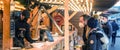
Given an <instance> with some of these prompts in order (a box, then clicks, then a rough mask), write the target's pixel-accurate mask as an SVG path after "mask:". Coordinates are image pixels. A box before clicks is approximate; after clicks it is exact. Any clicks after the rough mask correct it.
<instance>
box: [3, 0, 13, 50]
mask: <svg viewBox="0 0 120 50" xmlns="http://www.w3.org/2000/svg"><path fill="white" fill-rule="evenodd" d="M3 2H4V10H3V49H2V50H10V47H11V44H10V42H11V38H10V0H3Z"/></svg>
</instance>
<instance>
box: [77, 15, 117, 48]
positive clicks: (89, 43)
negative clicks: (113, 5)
mask: <svg viewBox="0 0 120 50" xmlns="http://www.w3.org/2000/svg"><path fill="white" fill-rule="evenodd" d="M79 26H80V28H83V29H84V31H83V36H82V38H83V42H84V45H83V46H82V50H109V46H114V45H115V41H116V40H115V39H116V35H117V30H118V29H119V26H118V25H117V23H116V20H109V19H108V16H106V15H103V14H101V15H93V16H89V15H86V14H85V15H81V16H80V18H79ZM111 39H112V41H111ZM110 42H111V43H110Z"/></svg>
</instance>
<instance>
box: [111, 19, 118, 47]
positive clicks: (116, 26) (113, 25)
mask: <svg viewBox="0 0 120 50" xmlns="http://www.w3.org/2000/svg"><path fill="white" fill-rule="evenodd" d="M111 24H112V27H113V33H112V44H111V46H114V45H115V40H116V39H115V38H116V35H117V30H118V29H119V26H118V25H117V23H116V22H115V20H113V21H111Z"/></svg>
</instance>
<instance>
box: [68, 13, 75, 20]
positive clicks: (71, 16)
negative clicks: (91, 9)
mask: <svg viewBox="0 0 120 50" xmlns="http://www.w3.org/2000/svg"><path fill="white" fill-rule="evenodd" d="M76 14H77V11H75V12H73V13H72V15H70V17H69V20H70V19H71V18H73V16H75V15H76Z"/></svg>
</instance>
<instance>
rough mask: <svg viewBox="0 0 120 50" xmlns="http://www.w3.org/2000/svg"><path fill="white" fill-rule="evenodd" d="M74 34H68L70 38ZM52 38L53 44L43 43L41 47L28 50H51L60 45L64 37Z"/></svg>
mask: <svg viewBox="0 0 120 50" xmlns="http://www.w3.org/2000/svg"><path fill="white" fill-rule="evenodd" d="M73 33H74V31H71V32H70V34H69V35H70V36H71V35H72V34H73ZM53 38H54V42H48V41H47V42H43V43H42V44H43V45H42V46H40V47H34V48H31V49H28V50H53V48H54V47H56V45H57V44H59V43H61V42H63V41H64V37H63V36H59V37H53ZM62 45H64V43H63V44H62Z"/></svg>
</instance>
